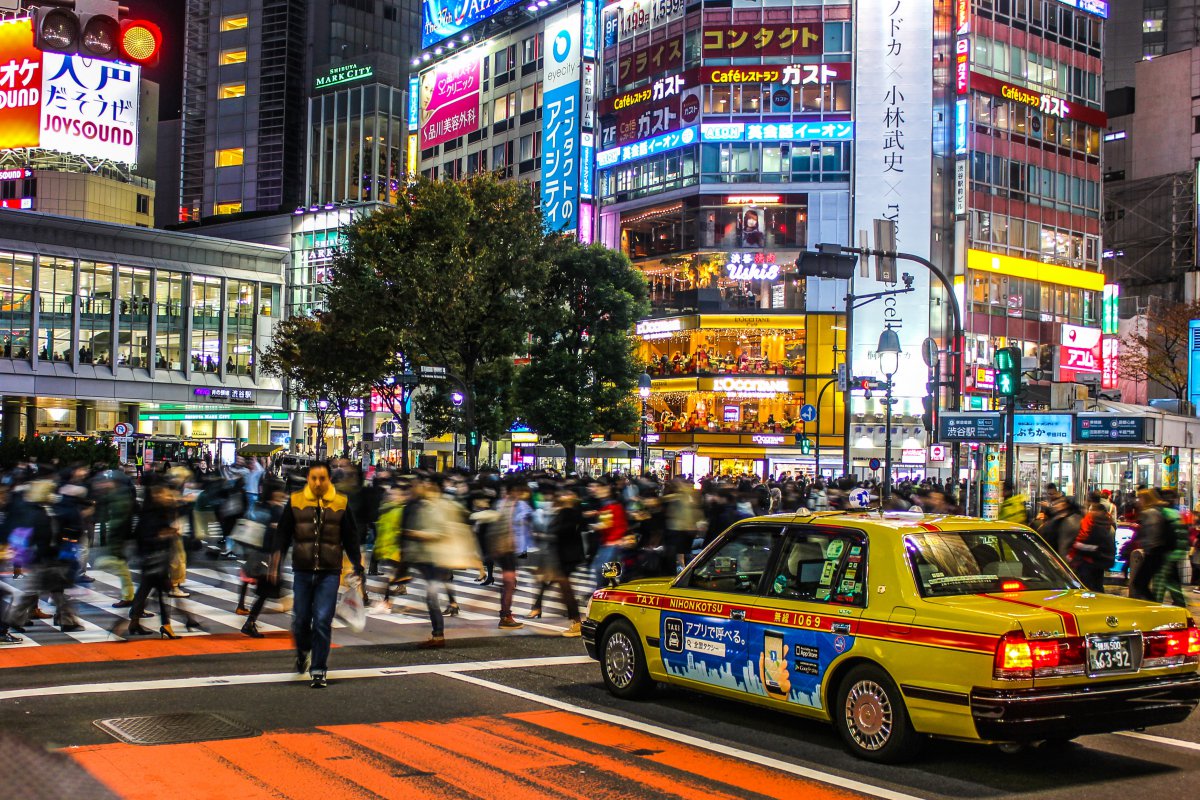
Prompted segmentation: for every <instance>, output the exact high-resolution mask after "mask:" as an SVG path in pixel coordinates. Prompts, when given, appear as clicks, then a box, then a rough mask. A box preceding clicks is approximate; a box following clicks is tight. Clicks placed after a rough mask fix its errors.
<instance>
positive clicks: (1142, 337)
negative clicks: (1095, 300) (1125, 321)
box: [1118, 302, 1200, 404]
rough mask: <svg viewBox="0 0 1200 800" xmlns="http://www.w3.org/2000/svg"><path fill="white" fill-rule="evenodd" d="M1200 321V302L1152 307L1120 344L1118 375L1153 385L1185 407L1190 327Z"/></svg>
mask: <svg viewBox="0 0 1200 800" xmlns="http://www.w3.org/2000/svg"><path fill="white" fill-rule="evenodd" d="M1193 319H1200V302H1192V303H1177V304H1171V305H1166V304H1155V305H1151V306H1150V309H1149V311H1147V313H1146V315H1145V317H1143V318H1141V319H1138V320H1137V321H1136V323H1135V325H1134V328H1133V330H1132V331H1131V332H1130V333H1129V334H1127V335H1126V336H1125V337H1124V338H1123V339H1122V340H1121V356H1120V361H1119V362H1118V363H1119V367H1118V373H1119V374H1120V376H1121V377H1122V378H1124V379H1126V380H1130V381H1137V382H1139V383H1142V382H1145V381H1147V380H1148V381H1151V382H1152V383H1157V384H1158V385H1160V386H1162V387H1163V388H1164V389H1165V390H1166V391H1167V392H1168V393H1169V394H1170V395H1171V396H1172V397H1174V398H1175V399H1177V400H1179V401H1180V403H1181V404H1182V403H1183V402H1184V401H1185V400H1186V399H1187V391H1188V336H1189V330H1188V327H1189V326H1188V323H1189V322H1190V321H1191V320H1193Z"/></svg>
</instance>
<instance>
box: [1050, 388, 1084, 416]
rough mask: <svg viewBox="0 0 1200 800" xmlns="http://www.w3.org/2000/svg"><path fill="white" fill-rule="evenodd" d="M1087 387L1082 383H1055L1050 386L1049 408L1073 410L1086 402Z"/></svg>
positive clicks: (1053, 409)
mask: <svg viewBox="0 0 1200 800" xmlns="http://www.w3.org/2000/svg"><path fill="white" fill-rule="evenodd" d="M1088 394H1089V393H1088V387H1087V386H1086V385H1085V384H1082V383H1055V384H1051V386H1050V409H1051V410H1052V411H1073V410H1075V409H1076V408H1077V407H1080V406H1081V405H1082V404H1084V403H1086V402H1087V399H1088Z"/></svg>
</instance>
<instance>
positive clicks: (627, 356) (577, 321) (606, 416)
mask: <svg viewBox="0 0 1200 800" xmlns="http://www.w3.org/2000/svg"><path fill="white" fill-rule="evenodd" d="M552 258H553V261H552V266H551V269H550V274H549V278H548V280H547V283H546V288H545V296H546V302H545V303H544V304H543V306H542V307H541V308H540V309H539V310H538V313H537V314H534V315H532V316H531V318H530V326H531V331H530V332H531V344H530V348H529V355H530V363H529V365H528V366H526V367H525V368H524V369H523V370H522V371H521V373H520V375H519V376H518V379H517V388H516V395H517V406H518V409H519V410H520V414H521V417H522V419H524V420H525V421H526V422H527V423H529V424H530V425H532V426H533V427H534V428H535V429H536V430H538V431H539V432H540V433H543V434H549V435H550V436H552V437H553V438H554V439H555V440H557V441H558V442H559V443H560V444H561V445H562V446H563V448H564V449H565V450H566V456H567V466H568V469H570V468H571V467H572V465H573V464H574V458H575V448H576V446H577V445H581V444H584V443H586V442H587V441H588V440H589V439H590V437H591V435H592V434H593V433H609V432H613V431H627V430H630V429H632V428H634V427H635V426H636V424H637V417H638V409H637V407H636V405H635V403H634V401H633V390H634V389H635V388H637V379H638V375H639V374H640V373H641V371H642V365H641V364H640V363H639V361H638V359H637V357H636V355H635V353H634V349H633V347H634V345H633V341H632V340H631V338H630V337H629V330H630V329H631V328H632V327H633V325H634V323H636V321H637V320H638V319H639V318H640V317H642V316H645V315H646V314H647V313H648V311H649V302H648V299H647V291H646V284H645V280H644V279H643V277H642V275H641V273H640V272H639V271H638V270H636V269H635V268H634V267H633V266H632V265H631V264H630V263H629V259H628V258H626V257H625V256H624V255H623V254H622V253H618V252H615V251H612V250H609V249H607V248H605V247H603V246H601V245H592V246H590V247H585V246H583V245H580V244H579V243H578V242H576V241H574V240H572V239H567V238H563V239H559V240H557V241H555V242H554V243H553V246H552Z"/></svg>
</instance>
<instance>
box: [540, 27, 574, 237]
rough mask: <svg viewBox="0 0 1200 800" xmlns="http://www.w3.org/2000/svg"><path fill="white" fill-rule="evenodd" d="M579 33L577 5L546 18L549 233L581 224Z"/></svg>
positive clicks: (545, 204)
mask: <svg viewBox="0 0 1200 800" xmlns="http://www.w3.org/2000/svg"><path fill="white" fill-rule="evenodd" d="M581 31H582V18H581V14H580V10H579V6H575V7H574V8H570V9H567V10H565V11H561V12H559V13H558V14H555V15H554V16H553V17H550V18H549V19H547V20H546V33H545V42H546V50H547V53H546V70H545V78H544V83H543V86H544V92H543V95H542V97H543V107H544V110H543V113H542V185H541V191H542V220H543V223H544V224H545V226H546V230H548V231H574V230H576V229H577V228H578V226H579V188H580V187H579V168H580V162H581V158H580V142H579V133H580V128H579V123H580V108H579V98H580V89H581V84H580V69H581V66H582V59H581V57H580V53H581V47H580V40H581Z"/></svg>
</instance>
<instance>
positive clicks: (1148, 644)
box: [583, 511, 1200, 762]
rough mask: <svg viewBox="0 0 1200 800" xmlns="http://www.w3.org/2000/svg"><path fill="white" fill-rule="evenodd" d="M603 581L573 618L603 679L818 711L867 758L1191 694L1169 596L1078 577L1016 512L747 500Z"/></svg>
mask: <svg viewBox="0 0 1200 800" xmlns="http://www.w3.org/2000/svg"><path fill="white" fill-rule="evenodd" d="M611 583H612V584H613V585H612V586H610V587H609V588H604V589H600V590H599V591H597V592H596V593H595V594H594V595H593V597H592V600H591V603H590V605H589V607H588V614H587V620H586V621H585V622H584V624H583V637H584V642H585V644H586V646H587V650H588V654H589V655H590V656H591V657H592V658H595V659H597V660H598V661H599V662H600V665H601V674H602V676H603V679H604V683H605V685H606V686H607V688H608V690H609V691H610V692H612V693H613V694H614V695H617V696H618V697H623V698H632V697H638V696H642V695H644V694H646V693H647V692H648V691H649V690H650V689H651V688H653V686H654V685H655V683H656V682H659V681H661V682H664V683H671V684H677V685H679V686H683V687H687V688H689V689H695V690H698V691H702V692H708V693H711V694H716V695H720V696H722V697H727V698H732V699H737V700H743V701H746V702H749V703H754V704H757V705H760V706H766V707H769V708H773V709H778V710H782V711H789V712H793V713H796V714H799V715H801V716H806V717H812V718H815V719H822V720H827V721H831V722H832V723H833V724H834V725H835V726H836V727H837V729H838V730H839V732H840V733H841V735H842V738H843V739H845V741H846V743H847V745H848V746H849V748H850V750H851V751H852V752H854V753H855V754H857V755H859V756H861V757H863V758H867V759H870V760H874V761H884V762H895V761H901V760H905V759H908V758H911V757H912V756H914V755H915V754H916V752H917V751H918V750H919V748H920V745H921V744H922V743H923V741H924V740H925V739H927V738H928V737H930V736H938V737H944V738H950V739H958V740H967V741H977V742H988V743H996V744H1029V743H1058V742H1065V741H1069V740H1070V739H1072V738H1074V737H1076V736H1079V735H1082V734H1090V733H1105V732H1110V731H1117V730H1124V729H1131V728H1143V727H1147V726H1150V725H1162V724H1168V723H1174V722H1180V721H1182V720H1183V719H1185V718H1186V717H1187V716H1188V714H1190V713H1191V711H1192V710H1193V709H1194V708H1195V707H1196V705H1197V702H1200V675H1198V674H1197V664H1198V663H1200V633H1198V631H1197V628H1196V624H1195V622H1194V620H1193V619H1192V618H1191V616H1190V614H1189V613H1188V612H1187V611H1186V610H1185V609H1182V608H1176V607H1171V606H1164V605H1159V604H1155V603H1147V602H1142V601H1138V600H1130V599H1127V598H1124V597H1116V596H1113V595H1098V594H1095V593H1093V592H1090V591H1088V590H1086V589H1085V588H1084V587H1083V585H1082V584H1081V583H1080V582H1079V580H1078V578H1076V577H1075V576H1074V575H1073V574H1072V572H1071V570H1070V569H1069V568H1068V567H1067V565H1066V564H1065V563H1064V562H1063V561H1062V560H1061V559H1060V558H1059V556H1058V555H1057V554H1056V553H1055V552H1054V551H1053V550H1051V549H1050V548H1048V547H1046V545H1045V544H1044V543H1043V541H1042V540H1041V538H1040V537H1039V536H1038V535H1037V534H1036V533H1034V532H1033V531H1031V530H1029V529H1028V528H1025V527H1023V526H1020V525H1014V524H1010V523H1004V522H988V521H982V520H978V519H973V518H968V517H950V516H922V515H920V514H911V513H903V512H901V513H880V512H878V511H870V512H852V513H847V512H836V511H835V512H825V513H818V514H811V513H801V514H797V515H792V514H786V515H774V516H767V517H757V518H753V519H748V520H743V521H742V522H739V523H738V524H736V525H734V526H733V527H731V528H730V529H729V530H727V531H726V532H725V533H723V534H722V535H721V536H720V537H718V538H717V539H716V540H715V541H713V542H712V544H710V545H709V546H708V547H707V548H705V550H704V551H703V552H702V553H700V555H698V556H697V557H696V558H695V559H694V560H693V561H692V563H691V564H689V565H688V566H687V568H686V569H684V570H683V571H682V572H681V573H680V574H679V575H678V576H676V577H674V578H643V579H639V580H632V581H629V582H627V583H617V582H616V581H615V580H613V581H611Z"/></svg>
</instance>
